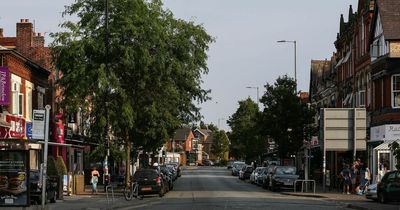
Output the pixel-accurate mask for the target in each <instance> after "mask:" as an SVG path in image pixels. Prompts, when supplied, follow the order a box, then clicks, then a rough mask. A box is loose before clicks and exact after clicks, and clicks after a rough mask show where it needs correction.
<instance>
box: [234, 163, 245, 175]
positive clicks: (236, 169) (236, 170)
mask: <svg viewBox="0 0 400 210" xmlns="http://www.w3.org/2000/svg"><path fill="white" fill-rule="evenodd" d="M244 165H246V164H245V163H244V162H234V163H233V166H232V175H233V176H239V171H240V169H242V167H243V166H244Z"/></svg>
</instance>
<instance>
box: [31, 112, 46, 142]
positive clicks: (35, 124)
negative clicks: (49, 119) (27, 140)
mask: <svg viewBox="0 0 400 210" xmlns="http://www.w3.org/2000/svg"><path fill="white" fill-rule="evenodd" d="M45 119H46V110H37V109H34V110H33V119H32V138H33V139H41V140H44V126H45V125H44V120H45Z"/></svg>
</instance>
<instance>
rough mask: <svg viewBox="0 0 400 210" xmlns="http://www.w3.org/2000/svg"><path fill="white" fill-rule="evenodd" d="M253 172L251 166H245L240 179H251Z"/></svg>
mask: <svg viewBox="0 0 400 210" xmlns="http://www.w3.org/2000/svg"><path fill="white" fill-rule="evenodd" d="M252 172H253V167H252V166H250V165H245V166H243V167H242V169H241V170H240V171H239V179H242V180H246V179H250V175H251V173H252Z"/></svg>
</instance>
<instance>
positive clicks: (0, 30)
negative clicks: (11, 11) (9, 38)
mask: <svg viewBox="0 0 400 210" xmlns="http://www.w3.org/2000/svg"><path fill="white" fill-rule="evenodd" d="M2 37H3V28H0V38H2Z"/></svg>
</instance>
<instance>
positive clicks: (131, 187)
mask: <svg viewBox="0 0 400 210" xmlns="http://www.w3.org/2000/svg"><path fill="white" fill-rule="evenodd" d="M124 197H125V200H127V201H130V200H132V198H133V197H135V198H136V199H139V200H142V199H143V195H139V183H138V182H137V181H135V182H132V181H130V182H129V183H128V184H127V185H126V186H125V188H124Z"/></svg>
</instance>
